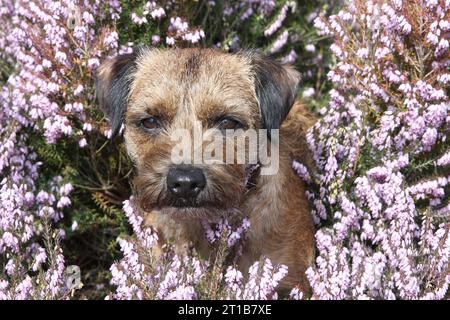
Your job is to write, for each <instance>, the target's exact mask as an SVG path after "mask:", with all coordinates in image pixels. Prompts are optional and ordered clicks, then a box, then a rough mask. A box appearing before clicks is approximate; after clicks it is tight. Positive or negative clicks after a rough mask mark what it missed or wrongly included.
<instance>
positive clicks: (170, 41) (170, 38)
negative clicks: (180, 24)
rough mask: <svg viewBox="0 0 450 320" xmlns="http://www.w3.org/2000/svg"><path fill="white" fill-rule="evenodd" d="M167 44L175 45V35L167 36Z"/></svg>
mask: <svg viewBox="0 0 450 320" xmlns="http://www.w3.org/2000/svg"><path fill="white" fill-rule="evenodd" d="M166 44H167V45H168V46H173V45H175V39H174V38H173V37H166Z"/></svg>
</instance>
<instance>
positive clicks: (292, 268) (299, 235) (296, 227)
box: [98, 49, 314, 291]
mask: <svg viewBox="0 0 450 320" xmlns="http://www.w3.org/2000/svg"><path fill="white" fill-rule="evenodd" d="M267 61H269V60H267ZM267 61H266V60H264V59H263V58H261V57H260V56H258V55H255V54H254V53H240V54H233V55H232V54H226V53H222V52H219V51H215V50H211V49H201V50H199V49H183V50H180V49H178V50H156V49H154V50H144V51H143V52H141V53H139V54H138V57H137V59H136V60H135V62H134V63H135V64H134V66H133V69H132V70H131V71H130V73H129V74H127V77H128V78H127V80H128V81H129V83H130V85H129V88H128V89H129V93H128V96H127V106H126V107H127V110H126V112H125V116H124V122H125V128H126V129H125V134H124V136H125V141H126V147H127V150H128V152H129V155H130V156H131V158H132V159H133V161H134V163H135V165H136V167H137V175H136V178H135V179H134V181H133V183H134V193H135V196H136V198H137V200H138V204H139V206H140V207H141V208H142V209H143V210H144V211H145V212H146V223H147V224H148V225H151V226H153V227H154V228H156V229H157V230H158V232H159V234H160V238H161V245H162V244H163V243H164V242H165V241H166V240H167V239H169V238H170V239H175V241H176V244H177V248H178V250H179V251H180V252H183V251H185V250H186V249H187V247H188V246H193V247H194V248H195V249H196V250H197V251H198V252H200V253H201V254H203V255H205V256H209V255H210V246H209V244H208V242H207V239H206V237H205V232H204V230H203V228H202V226H201V219H198V218H203V219H208V220H209V221H215V219H217V218H218V217H221V216H223V215H225V214H228V213H229V212H230V211H237V212H239V213H240V214H242V215H245V216H248V217H249V219H250V222H251V229H250V231H249V236H248V240H247V241H246V242H245V245H244V250H243V255H242V257H241V259H240V260H239V267H240V268H241V269H242V270H243V271H247V270H248V267H249V266H250V265H251V264H252V263H253V262H255V261H257V260H258V259H259V258H260V257H261V256H266V257H268V258H270V259H271V260H272V262H273V263H274V264H285V265H287V266H288V268H289V273H288V276H287V278H285V279H284V280H283V282H282V284H281V288H286V289H287V288H292V287H294V286H295V285H299V287H300V288H301V289H303V290H304V291H308V290H309V288H308V285H307V280H306V278H305V270H306V269H307V267H308V266H310V265H311V263H312V261H313V258H314V237H313V234H314V230H313V223H312V218H311V214H310V209H309V206H308V201H307V199H306V196H305V185H304V184H303V183H302V181H300V179H299V178H298V177H297V175H296V174H295V172H294V171H293V169H292V160H293V159H294V158H295V159H298V160H300V161H302V162H305V163H307V164H310V163H311V160H310V158H309V155H308V151H307V147H306V140H305V135H306V130H307V129H308V128H309V127H310V126H311V125H312V124H313V122H314V118H313V117H312V116H311V115H310V114H308V112H307V110H306V108H305V107H304V106H302V105H301V104H300V103H298V102H297V103H295V104H294V106H293V107H292V109H291V110H290V112H289V114H288V116H287V118H286V120H285V121H284V122H283V125H282V126H281V128H280V129H281V130H280V168H279V171H278V173H277V174H276V175H273V176H262V175H260V176H257V177H256V178H255V180H254V181H253V182H254V184H255V186H254V187H253V188H251V189H250V190H247V189H246V186H245V183H244V180H245V167H244V165H237V164H230V165H200V166H199V167H200V168H201V169H203V172H204V174H205V176H206V180H207V185H206V188H205V190H203V191H202V192H201V193H200V195H199V199H198V201H199V203H201V206H200V207H199V208H187V209H184V208H181V209H180V208H175V207H172V206H171V200H170V199H169V198H168V197H166V195H167V186H166V184H165V181H166V180H165V178H166V175H167V171H168V169H169V168H171V166H173V164H172V163H171V158H170V152H171V150H172V147H173V146H174V143H175V142H172V141H171V140H170V138H169V135H170V133H171V132H172V131H173V130H174V129H177V128H186V129H188V130H191V129H192V124H193V123H194V121H201V122H202V124H203V126H204V127H206V128H208V127H211V126H213V125H214V124H213V120H214V119H218V118H220V117H221V116H225V115H228V116H229V115H232V116H234V117H237V118H239V119H243V121H245V125H246V128H254V129H259V128H262V127H263V119H262V115H261V110H260V101H258V97H257V93H256V89H255V77H256V75H255V64H258V66H257V67H258V68H260V69H261V68H262V69H263V68H274V70H275V69H276V68H279V67H278V65H276V63H275V62H272V61H269V62H267ZM121 63H122V62H121ZM265 63H266V64H265ZM112 65H113V64H112V63H111V62H106V63H105V64H104V65H102V66H101V67H100V71H99V72H98V77H99V81H100V82H101V83H100V88H101V86H102V83H106V85H108V84H109V83H111V77H112V76H113V75H112V74H113V72H112V71H111V70H110V69H111V68H112ZM283 68H284V69H283V73H279V74H276V73H275V74H274V78H275V81H277V82H278V83H279V84H280V85H281V86H282V87H283V86H292V83H293V82H294V81H296V79H297V73H296V71H295V70H293V69H292V68H290V67H287V66H284V67H283ZM284 72H285V73H284ZM102 77H103V78H104V79H102ZM283 81H284V82H283ZM287 111H289V109H287ZM107 114H108V112H107ZM150 115H151V116H157V117H158V118H159V119H161V121H162V122H163V123H164V130H162V131H161V132H160V133H159V134H158V135H157V136H156V135H155V136H151V135H149V133H148V132H145V131H143V130H142V129H141V128H140V127H139V126H138V125H137V123H138V122H139V120H140V119H142V118H145V117H146V116H150ZM282 117H283V118H284V116H282Z"/></svg>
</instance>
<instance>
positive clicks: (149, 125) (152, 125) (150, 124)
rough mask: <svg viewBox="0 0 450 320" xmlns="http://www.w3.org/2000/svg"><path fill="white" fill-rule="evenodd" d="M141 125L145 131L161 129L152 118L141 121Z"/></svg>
mask: <svg viewBox="0 0 450 320" xmlns="http://www.w3.org/2000/svg"><path fill="white" fill-rule="evenodd" d="M141 125H142V127H143V128H144V129H146V130H154V129H158V128H160V127H161V125H160V123H159V121H158V120H157V119H156V118H154V117H149V118H145V119H142V120H141Z"/></svg>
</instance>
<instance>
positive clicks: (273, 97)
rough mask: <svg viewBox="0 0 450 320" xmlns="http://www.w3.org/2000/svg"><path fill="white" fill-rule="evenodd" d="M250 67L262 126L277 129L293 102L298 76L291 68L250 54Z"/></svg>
mask: <svg viewBox="0 0 450 320" xmlns="http://www.w3.org/2000/svg"><path fill="white" fill-rule="evenodd" d="M252 65H253V68H254V73H255V89H256V96H257V98H258V101H259V105H260V109H261V116H262V120H263V126H264V128H265V129H268V130H270V129H279V128H280V126H281V123H282V122H283V120H284V119H285V118H286V116H287V115H288V113H289V111H290V110H291V108H292V105H293V104H294V102H295V97H296V95H297V90H298V84H299V82H300V74H299V73H298V72H297V71H296V70H295V69H294V68H293V67H291V66H289V65H283V64H281V63H280V62H277V61H275V60H273V59H271V58H269V57H264V56H262V55H260V54H252ZM269 134H270V131H269Z"/></svg>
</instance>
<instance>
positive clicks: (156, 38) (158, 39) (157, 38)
mask: <svg viewBox="0 0 450 320" xmlns="http://www.w3.org/2000/svg"><path fill="white" fill-rule="evenodd" d="M160 42H161V37H160V36H158V35H156V34H154V35H153V36H152V44H153V45H154V46H156V45H157V44H159V43H160Z"/></svg>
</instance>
